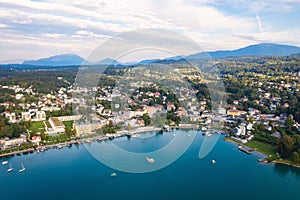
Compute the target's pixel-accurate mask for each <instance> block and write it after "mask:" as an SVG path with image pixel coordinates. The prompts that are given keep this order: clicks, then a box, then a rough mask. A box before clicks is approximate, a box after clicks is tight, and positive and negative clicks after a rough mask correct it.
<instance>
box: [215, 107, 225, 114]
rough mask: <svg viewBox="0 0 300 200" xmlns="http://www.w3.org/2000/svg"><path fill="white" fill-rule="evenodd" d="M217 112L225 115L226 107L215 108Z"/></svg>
mask: <svg viewBox="0 0 300 200" xmlns="http://www.w3.org/2000/svg"><path fill="white" fill-rule="evenodd" d="M217 114H218V115H223V116H224V115H226V109H225V108H218V109H217Z"/></svg>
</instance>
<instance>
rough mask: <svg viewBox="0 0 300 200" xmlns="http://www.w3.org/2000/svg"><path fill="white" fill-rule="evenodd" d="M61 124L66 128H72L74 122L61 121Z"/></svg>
mask: <svg viewBox="0 0 300 200" xmlns="http://www.w3.org/2000/svg"><path fill="white" fill-rule="evenodd" d="M62 123H63V124H64V125H65V126H68V127H71V128H73V123H74V121H73V120H71V121H63V122H62Z"/></svg>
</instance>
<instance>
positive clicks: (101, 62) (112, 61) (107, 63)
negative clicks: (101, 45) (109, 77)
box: [97, 58, 122, 65]
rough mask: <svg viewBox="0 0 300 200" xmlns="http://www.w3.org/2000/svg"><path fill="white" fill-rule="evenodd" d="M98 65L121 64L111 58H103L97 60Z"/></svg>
mask: <svg viewBox="0 0 300 200" xmlns="http://www.w3.org/2000/svg"><path fill="white" fill-rule="evenodd" d="M97 64H98V65H122V63H120V62H119V61H117V60H115V59H111V58H105V59H103V60H101V61H99V62H97Z"/></svg>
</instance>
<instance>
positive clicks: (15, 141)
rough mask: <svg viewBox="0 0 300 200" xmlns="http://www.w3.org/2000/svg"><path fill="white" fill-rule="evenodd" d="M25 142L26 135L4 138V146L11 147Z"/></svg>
mask: <svg viewBox="0 0 300 200" xmlns="http://www.w3.org/2000/svg"><path fill="white" fill-rule="evenodd" d="M25 142H26V136H25V135H21V136H20V137H19V138H13V139H8V140H4V143H3V146H4V147H5V148H7V147H11V146H16V145H20V144H23V143H25Z"/></svg>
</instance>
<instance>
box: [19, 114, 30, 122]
mask: <svg viewBox="0 0 300 200" xmlns="http://www.w3.org/2000/svg"><path fill="white" fill-rule="evenodd" d="M21 116H22V117H21V118H22V120H23V121H30V120H31V114H30V112H22V114H21Z"/></svg>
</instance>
